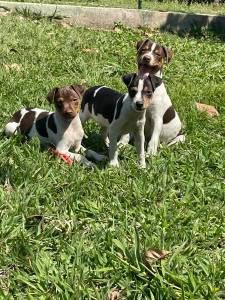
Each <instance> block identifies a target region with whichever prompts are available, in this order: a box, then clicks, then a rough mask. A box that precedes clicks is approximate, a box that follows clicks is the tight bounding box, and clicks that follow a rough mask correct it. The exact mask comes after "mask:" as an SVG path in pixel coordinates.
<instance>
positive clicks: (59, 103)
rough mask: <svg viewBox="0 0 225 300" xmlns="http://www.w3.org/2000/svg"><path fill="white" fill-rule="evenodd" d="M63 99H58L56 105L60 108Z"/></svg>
mask: <svg viewBox="0 0 225 300" xmlns="http://www.w3.org/2000/svg"><path fill="white" fill-rule="evenodd" d="M62 104H63V103H62V100H58V101H56V103H55V105H56V106H57V107H58V108H61V107H62Z"/></svg>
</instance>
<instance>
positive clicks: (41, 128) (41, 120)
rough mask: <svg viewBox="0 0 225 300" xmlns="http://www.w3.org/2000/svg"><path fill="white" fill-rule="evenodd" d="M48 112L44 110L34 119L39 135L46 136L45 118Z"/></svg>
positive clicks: (46, 118)
mask: <svg viewBox="0 0 225 300" xmlns="http://www.w3.org/2000/svg"><path fill="white" fill-rule="evenodd" d="M48 115H49V113H48V112H47V111H44V112H42V113H40V114H39V116H38V117H37V120H36V129H37V132H38V134H39V135H41V136H43V137H46V138H48V132H47V120H48Z"/></svg>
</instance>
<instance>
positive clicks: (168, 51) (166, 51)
mask: <svg viewBox="0 0 225 300" xmlns="http://www.w3.org/2000/svg"><path fill="white" fill-rule="evenodd" d="M162 49H163V52H164V54H165V58H166V63H167V64H168V63H169V62H170V61H171V59H172V58H173V51H172V50H171V49H169V48H166V47H164V46H162Z"/></svg>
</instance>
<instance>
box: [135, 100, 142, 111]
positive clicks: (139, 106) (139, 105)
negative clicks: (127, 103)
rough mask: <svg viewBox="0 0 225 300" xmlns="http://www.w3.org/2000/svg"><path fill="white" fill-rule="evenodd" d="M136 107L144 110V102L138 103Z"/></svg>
mask: <svg viewBox="0 0 225 300" xmlns="http://www.w3.org/2000/svg"><path fill="white" fill-rule="evenodd" d="M136 107H137V109H138V110H141V109H142V108H143V102H141V101H138V102H136Z"/></svg>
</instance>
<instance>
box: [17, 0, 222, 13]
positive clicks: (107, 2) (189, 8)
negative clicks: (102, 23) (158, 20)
mask: <svg viewBox="0 0 225 300" xmlns="http://www.w3.org/2000/svg"><path fill="white" fill-rule="evenodd" d="M12 1H13V0H12ZM19 2H37V3H58V4H74V5H83V6H104V7H124V8H137V0H113V1H111V0H26V1H23V0H20V1H19ZM142 8H143V9H150V10H160V11H178V12H187V13H205V14H218V15H225V4H220V5H215V4H201V3H192V4H191V5H187V4H186V3H185V2H183V3H181V2H180V1H177V0H174V1H171V0H164V1H161V2H159V1H157V0H143V1H142Z"/></svg>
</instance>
